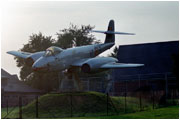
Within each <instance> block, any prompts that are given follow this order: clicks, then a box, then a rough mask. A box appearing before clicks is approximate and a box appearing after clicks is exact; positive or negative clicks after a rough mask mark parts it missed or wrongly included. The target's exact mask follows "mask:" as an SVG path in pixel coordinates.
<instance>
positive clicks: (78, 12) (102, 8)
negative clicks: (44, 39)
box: [1, 1, 179, 74]
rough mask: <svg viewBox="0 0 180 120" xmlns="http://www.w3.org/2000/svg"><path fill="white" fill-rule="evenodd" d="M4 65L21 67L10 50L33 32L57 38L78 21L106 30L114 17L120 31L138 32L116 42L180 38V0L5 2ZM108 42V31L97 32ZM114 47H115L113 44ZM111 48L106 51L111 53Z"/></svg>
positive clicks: (12, 70) (12, 68)
mask: <svg viewBox="0 0 180 120" xmlns="http://www.w3.org/2000/svg"><path fill="white" fill-rule="evenodd" d="M1 18H2V19H1V21H2V29H1V31H2V32H1V68H3V69H5V70H6V71H8V72H9V73H11V74H19V71H20V69H19V68H18V67H16V62H15V60H14V57H13V56H12V55H9V54H7V53H6V52H7V51H10V50H19V49H20V48H22V47H23V44H26V43H28V40H29V36H30V35H31V34H32V33H38V32H39V31H40V32H42V33H43V34H44V35H47V36H53V38H56V37H57V36H56V35H55V34H56V32H58V31H59V30H60V29H64V28H68V27H69V24H70V23H73V24H75V25H79V26H80V25H82V24H83V25H88V24H90V25H92V26H96V27H95V29H96V30H106V29H107V24H108V22H109V20H110V19H114V20H115V28H116V30H117V31H120V32H131V33H135V34H136V35H135V36H122V35H121V36H116V46H119V45H124V44H137V43H149V42H162V41H174V40H179V2H178V1H175V2H156V1H155V2H146V1H145V2H142V1H140V2H138V1H133V2H130V1H129V2H123V1H116V2H108V1H103V2H96V1H91V2H70V1H68V2H62V1H52V2H50V1H45V2H44V1H21V2H17V1H16V2H4V3H3V5H2V17H1ZM93 34H94V35H95V37H96V38H97V39H100V40H101V41H102V42H104V37H105V36H104V35H103V34H97V33H93ZM112 49H113V48H112ZM112 49H111V50H109V51H107V52H106V53H104V54H103V55H106V54H108V53H110V52H111V51H112Z"/></svg>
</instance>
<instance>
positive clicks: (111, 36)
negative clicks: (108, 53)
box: [92, 20, 135, 43]
mask: <svg viewBox="0 0 180 120" xmlns="http://www.w3.org/2000/svg"><path fill="white" fill-rule="evenodd" d="M92 32H97V33H104V34H106V38H105V42H104V43H114V42H115V34H121V35H135V34H134V33H125V32H115V28H114V20H110V21H109V25H108V29H107V31H101V30H92Z"/></svg>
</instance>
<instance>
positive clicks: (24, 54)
mask: <svg viewBox="0 0 180 120" xmlns="http://www.w3.org/2000/svg"><path fill="white" fill-rule="evenodd" d="M7 53H8V54H11V55H14V56H17V57H20V58H24V59H26V58H28V57H29V56H30V55H32V53H28V52H19V51H8V52H7Z"/></svg>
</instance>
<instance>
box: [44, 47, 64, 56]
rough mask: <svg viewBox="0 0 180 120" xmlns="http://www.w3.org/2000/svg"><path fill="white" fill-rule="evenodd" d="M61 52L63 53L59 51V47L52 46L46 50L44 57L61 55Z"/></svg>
mask: <svg viewBox="0 0 180 120" xmlns="http://www.w3.org/2000/svg"><path fill="white" fill-rule="evenodd" d="M62 51H63V49H61V48H59V47H55V46H52V47H49V48H47V49H46V52H45V54H44V56H45V57H47V56H53V55H56V54H59V53H61V52H62Z"/></svg>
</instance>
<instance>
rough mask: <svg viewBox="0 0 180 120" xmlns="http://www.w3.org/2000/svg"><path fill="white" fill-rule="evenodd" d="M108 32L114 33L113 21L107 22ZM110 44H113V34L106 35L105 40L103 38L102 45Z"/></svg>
mask: <svg viewBox="0 0 180 120" xmlns="http://www.w3.org/2000/svg"><path fill="white" fill-rule="evenodd" d="M107 31H108V32H114V31H115V28H114V20H110V21H109V25H108V29H107ZM111 42H115V35H114V34H108V33H106V38H105V42H104V43H111Z"/></svg>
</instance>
